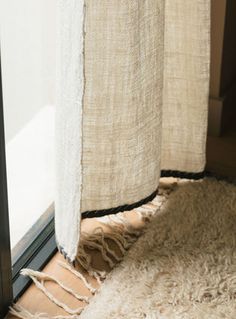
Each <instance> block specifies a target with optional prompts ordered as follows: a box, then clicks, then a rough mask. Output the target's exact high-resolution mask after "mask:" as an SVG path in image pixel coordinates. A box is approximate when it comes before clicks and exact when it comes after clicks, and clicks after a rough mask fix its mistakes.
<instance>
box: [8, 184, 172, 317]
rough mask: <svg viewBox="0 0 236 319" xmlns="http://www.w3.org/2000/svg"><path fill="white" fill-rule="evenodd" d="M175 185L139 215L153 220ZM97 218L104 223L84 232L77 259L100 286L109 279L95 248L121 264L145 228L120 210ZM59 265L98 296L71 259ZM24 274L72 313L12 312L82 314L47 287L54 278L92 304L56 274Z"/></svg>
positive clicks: (19, 310) (16, 309)
mask: <svg viewBox="0 0 236 319" xmlns="http://www.w3.org/2000/svg"><path fill="white" fill-rule="evenodd" d="M171 190H172V189H171V188H168V189H161V190H159V193H158V195H157V196H156V197H155V198H154V199H153V201H152V202H150V203H148V204H145V205H143V206H141V207H139V208H136V209H135V210H134V211H135V212H136V215H137V216H138V218H139V219H140V220H141V221H142V222H144V225H145V223H147V222H149V221H150V220H151V219H152V218H153V216H154V215H155V214H156V213H157V212H158V211H159V210H160V209H161V207H162V205H163V204H164V203H165V201H166V199H167V197H168V195H169V193H170V192H171ZM96 220H97V221H99V222H100V223H101V226H100V227H98V228H96V229H95V230H94V231H93V233H92V234H89V233H86V232H82V234H81V240H80V246H79V248H78V255H77V259H76V266H78V267H80V268H82V269H83V270H84V271H86V273H87V274H88V276H89V277H90V278H91V277H92V278H94V279H95V280H96V281H97V283H98V285H99V287H100V286H101V285H102V283H103V281H104V280H105V278H106V275H107V273H108V272H107V271H102V270H99V269H96V267H95V266H94V265H93V259H92V255H91V251H93V250H96V251H99V252H100V254H101V256H102V259H103V260H104V262H106V264H107V265H108V266H109V268H110V269H112V268H114V267H115V265H116V264H117V263H119V262H120V261H121V260H122V259H123V257H124V256H125V254H126V252H127V251H128V249H129V248H130V247H131V246H132V244H133V243H134V242H135V241H136V240H137V239H138V237H139V236H140V235H141V234H142V232H143V229H144V227H143V228H142V229H137V228H134V227H133V226H132V225H131V223H130V222H129V221H128V219H127V217H126V216H125V214H124V213H118V214H115V215H108V216H103V217H99V218H96ZM103 226H105V228H106V231H104V229H103ZM114 245H115V246H116V250H114V249H113V248H112V246H114ZM58 264H59V265H60V267H62V268H63V269H65V270H67V271H69V272H70V273H72V274H73V275H74V276H75V277H76V278H78V279H79V280H81V281H82V282H83V284H84V286H85V287H86V288H87V289H88V291H89V292H90V293H91V294H92V295H94V294H95V293H96V292H97V291H98V290H99V288H98V289H97V288H95V287H93V286H92V285H91V284H90V283H89V281H88V280H87V279H86V277H85V276H84V275H83V274H82V273H81V272H80V271H78V270H76V268H74V267H72V266H71V265H70V264H69V263H67V262H61V261H58ZM21 274H22V275H24V276H29V277H30V278H31V279H32V281H33V283H34V284H35V286H36V287H37V288H38V289H39V290H41V291H42V292H43V293H44V294H45V296H47V298H48V299H49V300H51V302H53V303H54V304H56V305H57V306H58V307H60V308H62V309H63V310H64V311H65V312H67V313H68V314H69V315H65V316H63V315H61V316H54V317H51V316H50V317H49V316H48V315H47V314H44V313H36V314H32V313H30V312H29V311H28V310H26V309H24V308H23V307H22V306H20V305H19V304H15V305H13V306H12V307H10V308H9V312H10V313H11V314H12V315H14V316H16V317H18V318H21V319H49V318H51V319H67V318H68V319H69V318H70V319H77V318H79V314H80V313H81V312H82V310H83V309H84V306H81V307H78V308H77V309H71V308H70V307H68V306H67V305H66V304H65V303H63V302H61V301H59V300H58V299H57V298H56V297H55V296H54V295H53V294H52V293H51V292H50V291H49V290H48V289H47V288H46V287H45V282H46V281H51V282H54V283H55V284H57V285H58V286H60V287H61V288H62V289H63V290H65V291H66V292H67V293H68V294H70V295H72V296H73V297H74V298H76V299H77V300H78V301H82V302H84V303H85V304H88V303H89V299H90V298H89V297H88V296H82V295H80V294H78V293H76V292H75V291H74V290H73V289H71V288H69V287H67V286H66V285H64V283H63V282H61V281H60V280H58V279H57V278H55V277H54V276H52V275H49V274H47V273H44V272H39V271H34V270H31V269H22V270H21Z"/></svg>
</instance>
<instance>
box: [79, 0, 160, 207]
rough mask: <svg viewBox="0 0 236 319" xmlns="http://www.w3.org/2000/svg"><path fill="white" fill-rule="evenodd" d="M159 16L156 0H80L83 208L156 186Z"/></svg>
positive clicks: (130, 198) (124, 200)
mask: <svg viewBox="0 0 236 319" xmlns="http://www.w3.org/2000/svg"><path fill="white" fill-rule="evenodd" d="M163 17H164V1H163V0H161V1H159V0H158V1H157V0H149V1H110V0H87V1H86V19H85V21H86V24H85V30H86V36H85V79H86V85H85V95H84V106H83V155H82V156H83V157H82V164H83V169H82V170H83V187H82V211H86V210H94V209H103V208H111V207H116V206H119V205H121V204H132V203H134V202H137V201H139V200H140V199H142V198H145V197H147V196H149V195H150V194H151V193H153V192H154V191H155V190H156V188H157V184H158V179H159V174H160V150H161V139H160V138H161V107H162V105H161V104H162V92H163V90H162V82H163V80H162V78H163V50H164V48H163V44H164V38H163V35H164V19H163ZM154 30H156V31H155V32H153V31H154Z"/></svg>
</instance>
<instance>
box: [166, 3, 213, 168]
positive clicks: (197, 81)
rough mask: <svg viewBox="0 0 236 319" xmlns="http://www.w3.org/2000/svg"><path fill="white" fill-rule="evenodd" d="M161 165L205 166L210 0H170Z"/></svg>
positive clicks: (167, 14)
mask: <svg viewBox="0 0 236 319" xmlns="http://www.w3.org/2000/svg"><path fill="white" fill-rule="evenodd" d="M164 56H165V58H164V95H163V107H162V112H163V116H162V157H161V168H162V169H165V170H177V171H183V172H201V171H203V170H204V166H205V146H206V130H207V110H208V91H209V62H210V1H209V0H196V1H192V0H166V1H165V55H164Z"/></svg>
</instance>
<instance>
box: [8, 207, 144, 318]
mask: <svg viewBox="0 0 236 319" xmlns="http://www.w3.org/2000/svg"><path fill="white" fill-rule="evenodd" d="M124 214H125V215H126V217H127V219H128V220H129V221H130V222H131V223H132V225H133V226H134V227H136V228H137V229H140V228H142V227H143V226H144V223H143V222H141V221H140V219H139V218H138V217H137V215H136V214H135V213H134V212H132V211H131V212H127V213H124ZM97 226H101V224H100V223H98V222H96V221H95V220H94V219H85V220H83V221H82V225H81V230H82V232H83V231H85V232H88V233H90V232H92V231H93V229H95V228H96V227H97ZM104 230H105V231H106V227H105V228H104ZM109 245H110V246H111V247H112V248H113V249H114V250H115V251H116V252H117V253H118V254H119V249H118V246H115V245H114V244H113V245H111V243H109ZM91 256H92V258H93V261H94V266H95V268H96V269H99V270H106V271H109V267H108V265H107V263H106V262H104V260H103V258H102V257H101V254H100V253H99V252H97V251H91ZM58 261H63V262H65V260H64V258H63V257H62V256H61V255H60V254H59V253H57V254H56V255H55V256H54V257H53V258H52V259H51V261H50V262H49V263H48V265H47V266H46V267H45V269H44V270H43V271H45V272H46V273H48V274H51V275H53V276H54V277H56V278H57V279H58V280H60V281H62V282H63V283H64V284H65V285H66V286H67V287H70V288H72V289H73V290H74V291H75V292H77V293H78V294H81V295H85V296H92V294H91V293H90V292H89V290H88V289H87V288H86V287H85V286H84V284H83V283H82V281H81V280H80V279H78V278H76V277H75V276H74V275H73V274H72V273H70V272H69V271H68V270H65V269H63V268H61V266H60V265H58ZM79 270H80V271H81V272H82V273H83V274H84V275H85V277H86V278H87V279H88V281H89V282H90V283H91V284H92V286H94V287H95V288H97V287H98V286H99V285H98V283H97V281H96V280H95V279H94V278H93V277H90V276H89V275H88V274H86V273H85V272H83V270H82V269H81V268H80V269H79ZM45 286H46V287H47V288H48V289H49V291H50V292H51V293H52V294H53V295H54V296H56V298H57V299H59V300H60V301H62V302H63V303H65V304H67V305H68V306H69V307H70V308H72V309H74V308H78V307H80V306H83V307H84V306H86V303H83V302H80V301H78V300H76V299H75V298H74V297H73V296H71V295H69V294H68V293H66V292H65V291H64V290H62V289H61V288H60V287H59V286H58V285H57V284H55V283H53V282H47V283H46V284H45ZM18 304H20V305H21V306H23V307H24V308H25V309H27V310H28V311H30V312H31V313H33V314H34V313H37V312H40V313H46V314H48V315H50V316H56V315H67V316H68V313H66V312H65V311H64V310H63V309H61V308H60V307H58V306H56V305H55V304H54V303H53V302H51V301H50V300H49V299H48V298H47V297H46V296H45V295H44V294H43V293H42V292H41V291H40V290H38V289H37V288H36V287H35V285H34V284H32V285H31V286H30V287H29V289H28V290H27V291H26V292H25V294H24V295H23V296H22V297H21V299H20V300H19V301H18ZM13 318H16V317H15V316H13V315H11V314H8V316H7V319H13Z"/></svg>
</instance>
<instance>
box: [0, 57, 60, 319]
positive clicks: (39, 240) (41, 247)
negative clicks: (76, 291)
mask: <svg viewBox="0 0 236 319" xmlns="http://www.w3.org/2000/svg"><path fill="white" fill-rule="evenodd" d="M22 242H23V244H22V243H21V241H20V244H19V245H18V249H17V250H16V251H15V252H14V254H13V257H12V251H11V245H10V226H9V210H8V197H7V173H6V151H5V131H4V110H3V88H2V68H1V54H0V318H3V317H4V316H5V315H6V314H7V312H8V308H9V306H10V305H11V304H12V303H13V302H16V301H17V300H18V299H19V297H20V296H21V295H22V294H23V293H24V292H25V290H26V289H27V288H28V287H29V285H30V284H31V282H32V281H31V280H30V279H29V278H27V277H24V276H21V275H20V270H21V269H22V268H31V269H33V270H42V268H43V267H44V266H45V265H46V264H47V263H48V261H49V260H50V259H51V258H52V257H53V255H55V253H56V252H57V245H56V240H55V229H54V209H53V207H51V208H50V209H49V210H48V211H47V212H45V213H44V214H42V216H41V217H40V218H39V220H38V221H37V222H36V224H35V225H33V227H32V228H31V229H30V230H29V231H28V232H27V233H26V234H25V236H24V237H23V240H22Z"/></svg>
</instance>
